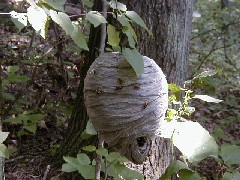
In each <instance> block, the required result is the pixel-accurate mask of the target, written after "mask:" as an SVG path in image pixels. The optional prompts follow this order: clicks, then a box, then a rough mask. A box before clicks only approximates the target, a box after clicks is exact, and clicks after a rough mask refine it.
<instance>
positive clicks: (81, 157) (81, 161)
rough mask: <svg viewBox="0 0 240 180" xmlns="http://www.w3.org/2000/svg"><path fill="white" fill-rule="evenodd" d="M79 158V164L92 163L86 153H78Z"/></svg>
mask: <svg viewBox="0 0 240 180" xmlns="http://www.w3.org/2000/svg"><path fill="white" fill-rule="evenodd" d="M77 159H78V162H79V164H81V165H89V164H90V163H91V161H90V159H89V157H88V156H87V155H86V154H84V153H80V154H78V155H77Z"/></svg>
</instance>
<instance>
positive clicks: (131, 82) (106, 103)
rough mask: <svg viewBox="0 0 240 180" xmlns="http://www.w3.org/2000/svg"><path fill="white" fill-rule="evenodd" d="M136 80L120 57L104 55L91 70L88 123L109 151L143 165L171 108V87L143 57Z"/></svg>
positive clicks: (86, 90)
mask: <svg viewBox="0 0 240 180" xmlns="http://www.w3.org/2000/svg"><path fill="white" fill-rule="evenodd" d="M143 59H144V74H142V75H141V76H140V77H137V76H136V74H135V72H134V70H133V68H132V67H131V66H130V64H129V63H128V62H127V61H126V60H125V59H124V57H123V56H122V55H121V54H120V53H104V54H103V55H101V56H99V57H98V58H97V59H96V60H95V61H94V63H93V64H92V65H91V67H90V69H89V70H88V73H87V76H86V78H85V82H84V83H85V84H84V98H85V104H86V107H87V113H88V116H89V120H90V121H91V122H92V123H93V125H94V128H95V129H96V131H97V132H98V134H99V137H100V138H102V139H103V140H104V141H105V142H106V143H107V144H108V146H109V147H110V148H112V149H113V150H115V151H117V152H119V153H120V154H122V155H123V156H125V157H127V158H128V159H129V160H131V161H132V162H134V163H137V164H140V163H142V162H143V161H144V160H145V158H146V156H147V153H148V151H149V148H150V142H151V138H152V137H153V136H154V135H156V134H157V132H158V131H159V129H160V127H159V125H160V122H161V121H162V120H163V119H164V117H165V112H166V110H167V107H168V85H167V81H166V78H165V76H164V74H163V72H162V70H161V69H160V68H159V67H158V65H157V64H156V63H155V62H154V61H153V60H152V59H150V58H148V57H146V56H144V57H143Z"/></svg>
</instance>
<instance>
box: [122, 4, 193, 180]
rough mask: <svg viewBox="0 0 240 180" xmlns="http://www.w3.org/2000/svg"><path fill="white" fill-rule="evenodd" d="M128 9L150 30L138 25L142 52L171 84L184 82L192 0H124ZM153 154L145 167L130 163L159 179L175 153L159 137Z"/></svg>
mask: <svg viewBox="0 0 240 180" xmlns="http://www.w3.org/2000/svg"><path fill="white" fill-rule="evenodd" d="M125 4H126V5H127V7H128V10H133V11H135V12H137V13H138V14H139V15H140V17H142V19H143V20H144V22H145V23H146V25H147V27H148V28H150V29H151V31H152V33H153V37H151V36H150V35H149V34H148V33H147V32H146V31H145V30H143V29H142V28H141V27H136V31H137V34H138V37H139V39H138V48H139V50H140V51H141V53H142V54H143V55H146V56H148V57H150V58H152V59H154V60H155V61H156V63H157V64H158V65H159V66H160V67H161V68H162V70H163V72H164V73H165V75H166V77H167V80H168V83H175V84H177V85H182V83H183V82H184V81H185V80H186V78H187V67H188V55H189V40H190V34H191V29H192V11H193V1H189V0H142V1H138V0H131V1H125ZM151 151H152V152H151V154H150V155H149V157H148V158H147V160H146V162H145V163H144V164H143V165H142V166H135V165H133V164H131V165H130V166H131V167H134V169H138V170H140V172H141V173H143V175H144V176H145V178H146V179H158V177H159V176H160V175H161V174H163V173H164V172H165V170H166V168H167V166H168V165H169V163H170V161H171V159H172V157H173V155H172V154H171V143H170V141H169V140H166V139H163V138H159V137H156V138H155V139H154V140H153V141H152V149H151Z"/></svg>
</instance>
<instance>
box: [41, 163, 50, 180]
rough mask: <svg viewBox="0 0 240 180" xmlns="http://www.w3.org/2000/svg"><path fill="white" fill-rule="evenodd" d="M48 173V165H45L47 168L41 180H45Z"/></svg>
mask: <svg viewBox="0 0 240 180" xmlns="http://www.w3.org/2000/svg"><path fill="white" fill-rule="evenodd" d="M49 171H50V165H47V168H46V170H45V172H44V175H43V178H42V180H46V179H47V175H48V172H49Z"/></svg>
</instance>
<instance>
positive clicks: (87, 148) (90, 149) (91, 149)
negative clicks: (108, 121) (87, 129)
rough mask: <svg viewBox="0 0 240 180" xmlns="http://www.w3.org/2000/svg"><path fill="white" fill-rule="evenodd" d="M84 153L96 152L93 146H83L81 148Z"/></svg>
mask: <svg viewBox="0 0 240 180" xmlns="http://www.w3.org/2000/svg"><path fill="white" fill-rule="evenodd" d="M82 149H83V150H84V151H89V152H94V151H96V147H95V146H84V147H83V148H82Z"/></svg>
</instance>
